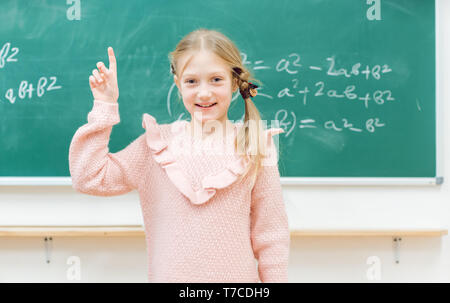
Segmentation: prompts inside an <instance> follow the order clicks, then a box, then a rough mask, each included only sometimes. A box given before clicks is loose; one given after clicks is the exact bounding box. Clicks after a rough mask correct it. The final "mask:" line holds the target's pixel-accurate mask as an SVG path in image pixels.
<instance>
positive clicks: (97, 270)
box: [0, 0, 450, 282]
mask: <svg viewBox="0 0 450 303" xmlns="http://www.w3.org/2000/svg"><path fill="white" fill-rule="evenodd" d="M438 2H439V16H438V18H439V35H438V39H439V54H440V58H439V62H438V65H439V69H440V75H439V81H440V84H441V85H440V91H439V94H440V98H441V102H440V110H441V113H442V114H441V118H443V117H444V116H445V117H450V106H447V105H446V104H444V103H446V102H445V101H446V100H449V97H450V86H449V85H447V83H449V81H450V78H449V76H448V74H447V73H446V72H445V71H447V70H450V42H448V41H449V39H448V37H450V1H446V0H440V1H438ZM442 120H444V119H442ZM442 122H443V125H442V133H441V138H442V140H443V145H442V157H441V159H440V161H441V162H440V163H441V175H443V176H444V184H443V185H442V186H437V187H420V186H417V187H406V186H405V187H400V186H397V187H362V186H361V187H337V186H336V187H333V186H326V187H324V186H285V187H284V196H285V198H286V204H287V210H288V214H289V221H290V224H291V227H292V228H296V229H297V228H298V229H316V228H321V229H348V228H355V227H359V228H365V229H402V228H413V227H414V228H417V227H423V228H439V227H441V228H443V229H448V228H449V222H450V206H449V203H450V195H449V191H450V180H449V179H447V178H448V177H447V175H446V172H448V171H449V161H444V160H446V159H445V151H447V150H448V142H449V139H450V138H449V131H448V122H447V121H442ZM11 202H13V203H11ZM0 209H1V210H2V212H1V213H0V225H8V224H11V225H16V224H17V222H16V221H15V220H14V218H18V217H20V218H21V221H22V222H27V224H35V225H40V224H43V225H45V224H46V222H49V221H51V222H54V224H55V225H70V224H71V222H76V223H77V224H79V223H80V222H82V223H83V224H86V225H108V224H114V223H116V224H123V225H135V224H140V223H142V220H141V215H140V211H139V202H138V196H137V194H136V193H131V194H129V195H124V196H120V197H113V198H100V197H92V196H86V195H82V194H79V193H77V192H75V191H74V190H73V189H72V188H71V187H69V186H61V187H56V186H55V187H53V186H47V187H33V186H20V187H15V186H3V187H0ZM55 214H64V215H61V216H58V217H57V218H55V217H54V216H55ZM99 214H101V215H100V216H99ZM50 256H51V262H50V263H49V264H47V263H46V262H45V260H46V259H45V258H46V255H45V250H44V239H43V238H31V237H30V238H1V239H0V282H72V281H71V280H68V278H67V272H68V270H69V269H70V267H71V266H72V265H68V264H67V260H68V258H69V257H70V256H77V257H79V260H80V261H81V263H80V264H81V280H80V281H81V282H145V281H146V270H147V267H146V266H147V265H146V252H145V242H144V238H143V237H129V238H126V237H119V238H114V237H111V238H108V237H95V238H69V237H66V238H61V237H56V238H53V241H52V249H51V251H50ZM371 256H375V257H377V258H378V259H379V261H380V263H379V264H380V275H379V276H378V277H379V278H380V279H379V280H375V281H372V280H369V279H368V275H367V272H368V270H369V269H370V268H371V267H372V265H369V264H367V260H368V258H369V257H371ZM398 257H399V260H400V263H399V264H396V263H395V256H394V250H393V239H392V238H391V237H298V238H294V239H292V242H291V254H290V266H289V280H290V282H450V237H449V236H444V237H433V238H428V237H403V238H402V241H401V242H400V247H399V255H398Z"/></svg>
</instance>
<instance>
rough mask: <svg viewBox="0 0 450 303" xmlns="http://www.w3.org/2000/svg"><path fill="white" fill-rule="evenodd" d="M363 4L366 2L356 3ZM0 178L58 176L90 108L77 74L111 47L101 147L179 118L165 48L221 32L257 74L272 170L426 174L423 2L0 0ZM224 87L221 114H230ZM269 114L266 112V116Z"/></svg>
mask: <svg viewBox="0 0 450 303" xmlns="http://www.w3.org/2000/svg"><path fill="white" fill-rule="evenodd" d="M367 2H369V4H368V3H367ZM0 8H1V9H0V49H1V56H0V113H1V114H0V138H1V139H0V176H1V177H19V176H24V177H37V176H43V177H45V176H56V177H58V176H59V177H67V176H70V174H69V169H68V149H69V145H70V141H71V139H72V137H73V134H74V133H75V131H76V130H77V128H78V127H80V126H81V125H83V124H85V123H86V122H87V114H88V112H89V111H90V110H91V108H92V102H93V100H92V95H91V92H90V88H89V84H88V77H89V75H90V74H91V72H92V70H93V69H94V68H95V64H96V62H98V61H103V62H107V60H108V58H107V52H106V50H107V47H108V46H112V47H113V48H114V50H115V53H116V57H117V60H118V80H119V88H120V98H119V108H120V114H121V123H120V124H118V125H116V126H114V128H113V132H112V135H111V141H110V145H109V147H110V151H111V152H116V151H119V150H121V149H122V148H124V147H125V146H126V145H128V144H129V143H130V142H131V141H133V140H134V139H135V138H136V137H138V136H139V135H140V134H142V133H143V132H144V129H143V128H142V114H143V113H149V114H151V115H153V116H155V117H156V119H157V121H158V123H170V122H173V121H175V120H177V119H188V120H189V119H190V117H189V116H188V115H187V112H186V111H185V110H184V107H183V105H182V103H181V102H180V101H179V100H178V97H177V93H176V87H175V88H174V85H173V78H172V75H171V74H170V69H169V60H168V57H167V56H168V53H169V52H170V51H172V50H173V49H174V47H175V45H176V44H177V42H178V41H179V40H180V39H181V38H182V37H183V36H184V35H186V34H187V33H189V32H190V31H192V30H194V29H197V28H200V27H205V28H210V29H216V30H219V31H222V32H223V33H224V34H226V35H227V36H229V37H230V38H231V39H232V40H233V41H235V42H236V44H237V46H238V47H239V48H240V50H241V52H242V57H243V59H244V60H245V63H246V64H247V65H248V66H249V67H250V69H251V70H252V71H253V72H254V74H255V75H256V77H257V78H258V79H259V80H261V81H262V83H263V86H262V88H261V89H260V90H259V94H258V96H256V97H255V98H254V101H255V103H256V105H257V106H258V108H259V109H260V111H261V114H262V117H263V118H264V119H266V120H267V121H272V120H277V121H278V122H279V125H280V126H281V127H283V128H284V129H285V131H286V132H285V133H284V134H281V135H280V136H279V152H280V162H279V167H280V173H281V175H282V176H283V177H294V176H295V177H435V175H436V156H435V154H436V110H435V109H436V93H435V92H436V77H435V74H436V72H435V69H436V58H435V39H436V37H435V3H434V1H423V0H396V1H393V0H391V1H387V0H386V1H385V0H379V1H377V0H373V1H355V0H340V1H335V0H323V1H318V0H302V1H292V0H291V1H288V0H279V1H269V0H260V1H257V2H255V1H242V0H231V1H222V0H221V1H215V0H214V1H213V0H210V1H200V0H192V1H162V0H161V1H157V0H153V1H146V0H132V1H121V0H108V1H106V0H105V1H100V0H99V1H86V0H70V1H57V0H46V1H44V0H42V1H19V0H2V1H1V4H0ZM243 103H244V102H243V100H242V98H241V97H240V96H239V95H235V96H234V98H233V102H232V105H231V108H230V113H229V118H230V119H231V120H239V119H241V118H242V115H243V109H244V107H243V106H244V104H243ZM268 125H269V126H270V122H269V123H268Z"/></svg>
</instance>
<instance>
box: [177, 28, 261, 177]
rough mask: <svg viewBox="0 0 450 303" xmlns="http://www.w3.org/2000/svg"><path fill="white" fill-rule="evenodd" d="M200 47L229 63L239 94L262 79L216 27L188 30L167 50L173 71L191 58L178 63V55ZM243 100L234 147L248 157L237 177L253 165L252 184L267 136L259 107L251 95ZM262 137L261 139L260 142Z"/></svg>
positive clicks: (182, 68) (247, 171)
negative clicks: (252, 70)
mask: <svg viewBox="0 0 450 303" xmlns="http://www.w3.org/2000/svg"><path fill="white" fill-rule="evenodd" d="M200 50H207V51H211V52H213V53H214V54H216V55H217V56H218V57H220V58H221V59H223V60H224V61H225V63H226V64H228V66H229V67H230V73H231V75H232V82H233V84H234V83H236V84H237V86H238V88H239V91H240V92H241V96H245V95H248V94H245V92H246V91H248V87H249V81H250V80H251V81H252V82H258V83H261V82H260V81H258V80H256V79H255V78H254V77H253V75H252V74H251V72H250V71H249V70H248V69H247V68H246V67H245V66H244V64H243V62H242V58H241V54H240V51H239V50H238V48H237V47H236V45H235V44H234V43H233V42H232V41H231V40H230V39H229V38H228V37H226V36H225V35H224V34H222V33H220V32H218V31H215V30H209V29H204V28H201V29H198V30H195V31H193V32H191V33H189V34H187V35H186V36H185V37H183V39H181V41H180V42H179V43H178V44H177V46H176V48H175V50H174V51H172V52H171V53H169V60H170V63H171V65H170V67H171V72H172V74H174V75H177V76H178V77H181V75H182V74H183V71H184V69H185V67H186V66H187V65H188V62H189V61H190V59H189V60H187V61H186V63H185V66H178V64H179V61H180V60H179V59H180V58H181V57H182V56H184V55H186V54H189V53H193V52H196V51H200ZM234 81H236V82H234ZM244 100H245V116H244V121H243V126H242V127H241V128H240V129H239V131H238V133H237V136H236V139H235V142H234V148H235V150H236V151H237V153H238V154H239V155H242V156H243V157H244V158H247V160H249V165H248V166H247V168H246V170H245V171H244V173H243V174H242V175H241V177H240V179H239V181H242V179H243V178H244V177H245V176H246V175H247V174H248V173H249V172H250V170H251V169H252V168H254V170H253V173H252V175H251V176H252V183H253V184H254V182H255V180H256V177H257V174H258V171H259V169H260V168H261V165H262V159H263V157H264V155H265V154H266V144H265V143H266V141H265V140H266V138H263V134H264V129H263V128H262V125H261V116H260V113H259V111H258V109H257V108H256V106H255V104H254V103H253V101H252V100H251V97H247V98H245V99H244ZM261 139H262V140H263V142H261V141H262V140H261Z"/></svg>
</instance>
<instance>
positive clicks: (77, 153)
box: [69, 100, 145, 196]
mask: <svg viewBox="0 0 450 303" xmlns="http://www.w3.org/2000/svg"><path fill="white" fill-rule="evenodd" d="M119 122H120V117H119V105H118V104H117V103H115V104H111V103H107V102H104V101H99V100H94V105H93V108H92V110H91V112H90V113H89V114H88V123H87V124H85V125H83V126H81V127H80V128H79V129H78V130H77V131H76V133H75V135H74V136H73V138H72V142H71V144H70V148H69V169H70V175H71V177H72V187H73V188H74V189H76V190H77V191H79V192H82V193H86V194H91V195H96V196H114V195H121V194H125V193H127V192H129V191H131V190H133V189H136V188H137V185H138V180H139V176H140V175H141V174H142V170H143V164H144V160H143V157H144V146H145V137H144V135H141V136H140V137H139V138H137V139H136V140H134V141H133V142H132V143H130V144H129V145H128V146H127V147H126V148H125V149H123V150H121V151H119V152H117V153H109V148H108V143H109V138H110V135H111V131H112V126H113V125H115V124H118V123H119Z"/></svg>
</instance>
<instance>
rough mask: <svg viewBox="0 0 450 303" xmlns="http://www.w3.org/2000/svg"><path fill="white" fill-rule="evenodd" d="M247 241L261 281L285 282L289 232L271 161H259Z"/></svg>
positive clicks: (276, 165)
mask: <svg viewBox="0 0 450 303" xmlns="http://www.w3.org/2000/svg"><path fill="white" fill-rule="evenodd" d="M270 140H271V141H272V143H273V139H272V138H271V137H270ZM272 146H273V145H272ZM273 151H275V152H276V150H275V149H273V148H272V152H273ZM251 240H252V247H253V252H254V255H255V257H256V259H257V260H258V272H259V277H260V280H261V282H287V281H288V274H287V269H288V259H289V242H290V232H289V225H288V218H287V214H286V211H285V205H284V202H283V193H282V188H281V183H280V173H279V170H278V163H276V162H274V161H267V162H266V164H263V166H262V167H261V169H260V171H259V173H258V176H257V179H256V181H255V185H254V187H253V189H252V208H251Z"/></svg>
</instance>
